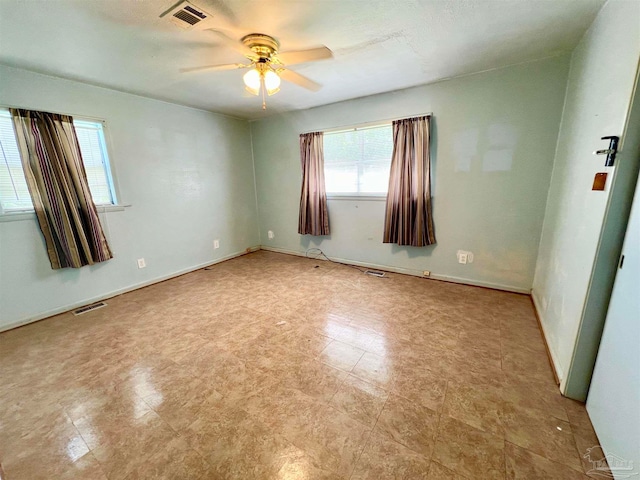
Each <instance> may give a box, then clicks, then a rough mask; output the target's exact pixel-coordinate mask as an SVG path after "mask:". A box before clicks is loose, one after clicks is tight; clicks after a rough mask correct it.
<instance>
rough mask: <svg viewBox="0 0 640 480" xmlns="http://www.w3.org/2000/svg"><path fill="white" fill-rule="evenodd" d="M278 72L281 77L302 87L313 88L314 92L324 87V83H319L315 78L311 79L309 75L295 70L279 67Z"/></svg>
mask: <svg viewBox="0 0 640 480" xmlns="http://www.w3.org/2000/svg"><path fill="white" fill-rule="evenodd" d="M277 72H278V75H279V76H280V78H282V79H283V80H286V81H287V82H291V83H295V84H296V85H299V86H301V87H302V88H306V89H307V90H311V91H312V92H317V91H318V90H320V89H321V88H322V85H320V84H319V83H316V82H314V81H313V80H310V79H308V78H307V77H305V76H303V75H300V74H299V73H297V72H294V71H293V70H288V69H286V68H279V69H278V70H277Z"/></svg>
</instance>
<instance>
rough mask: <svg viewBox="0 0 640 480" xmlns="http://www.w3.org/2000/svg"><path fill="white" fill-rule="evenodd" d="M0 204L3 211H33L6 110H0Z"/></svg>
mask: <svg viewBox="0 0 640 480" xmlns="http://www.w3.org/2000/svg"><path fill="white" fill-rule="evenodd" d="M0 202H2V208H3V210H5V211H11V210H31V209H33V204H32V203H31V195H29V188H28V187H27V181H26V179H25V178H24V172H23V170H22V161H21V159H20V153H19V152H18V144H17V142H16V136H15V132H14V131H13V120H11V114H10V113H9V111H8V110H0Z"/></svg>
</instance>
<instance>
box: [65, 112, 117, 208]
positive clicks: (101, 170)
mask: <svg viewBox="0 0 640 480" xmlns="http://www.w3.org/2000/svg"><path fill="white" fill-rule="evenodd" d="M73 126H74V128H75V130H76V135H77V137H78V143H79V145H80V151H81V152H82V162H83V163H84V169H85V172H86V173H87V182H88V183H89V190H91V197H92V198H93V203H95V204H96V205H110V204H112V203H113V195H112V192H111V182H110V179H109V177H108V174H107V172H108V171H109V161H108V158H107V151H106V148H105V143H104V132H103V130H102V124H100V123H99V122H85V121H83V120H74V121H73Z"/></svg>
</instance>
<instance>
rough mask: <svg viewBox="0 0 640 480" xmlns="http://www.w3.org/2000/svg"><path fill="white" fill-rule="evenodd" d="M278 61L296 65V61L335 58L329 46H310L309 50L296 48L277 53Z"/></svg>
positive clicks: (303, 61)
mask: <svg viewBox="0 0 640 480" xmlns="http://www.w3.org/2000/svg"><path fill="white" fill-rule="evenodd" d="M276 57H277V58H278V61H280V62H282V63H283V64H284V65H295V64H296V63H305V62H315V61H317V60H325V59H327V58H333V53H332V52H331V50H329V49H328V48H327V47H324V46H323V47H318V48H310V49H309V50H296V51H293V52H282V53H278V54H277V55H276Z"/></svg>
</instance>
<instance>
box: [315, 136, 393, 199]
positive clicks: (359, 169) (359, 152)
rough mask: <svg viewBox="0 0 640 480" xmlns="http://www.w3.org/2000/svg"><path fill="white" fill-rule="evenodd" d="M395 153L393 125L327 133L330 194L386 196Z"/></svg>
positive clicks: (326, 158) (325, 151)
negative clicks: (383, 194)
mask: <svg viewBox="0 0 640 480" xmlns="http://www.w3.org/2000/svg"><path fill="white" fill-rule="evenodd" d="M392 153H393V134H392V128H391V125H382V126H379V127H370V128H362V129H358V130H349V131H346V132H336V133H326V134H325V135H324V165H325V183H326V189H327V193H354V194H357V193H386V192H387V188H388V182H389V167H390V165H391V155H392Z"/></svg>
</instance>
